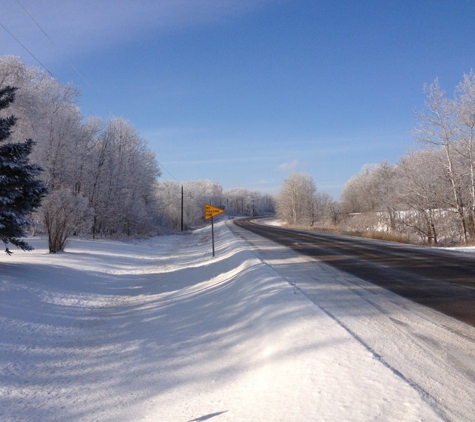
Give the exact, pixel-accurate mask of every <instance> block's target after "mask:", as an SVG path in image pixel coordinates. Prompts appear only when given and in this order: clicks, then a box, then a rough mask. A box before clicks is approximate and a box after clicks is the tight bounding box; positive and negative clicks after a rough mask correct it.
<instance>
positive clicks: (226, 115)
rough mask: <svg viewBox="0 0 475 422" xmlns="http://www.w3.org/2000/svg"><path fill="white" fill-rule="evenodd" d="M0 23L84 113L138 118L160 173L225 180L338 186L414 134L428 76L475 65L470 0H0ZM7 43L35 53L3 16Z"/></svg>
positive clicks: (263, 185)
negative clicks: (71, 90)
mask: <svg viewBox="0 0 475 422" xmlns="http://www.w3.org/2000/svg"><path fill="white" fill-rule="evenodd" d="M22 6H23V7H22ZM24 9H26V10H27V12H28V13H26V12H25V10H24ZM30 15H31V16H32V17H33V18H34V19H35V20H36V22H37V23H38V24H39V25H40V27H41V28H42V30H43V31H44V32H46V34H47V35H48V37H46V36H45V35H44V34H43V32H42V31H41V30H40V29H39V28H38V26H37V25H36V24H35V22H34V21H33V20H32V19H31V17H30ZM0 23H1V24H2V25H3V26H4V27H5V28H7V29H8V30H9V31H10V32H11V33H12V34H13V35H14V36H15V37H16V38H17V39H18V40H19V41H20V42H21V43H22V44H23V45H24V46H25V47H27V48H28V50H29V51H30V52H31V53H33V54H34V55H35V57H36V58H37V59H38V60H39V61H40V62H41V63H42V65H44V66H46V68H47V69H48V70H49V71H50V72H51V73H52V74H53V75H54V76H55V77H56V78H58V79H59V80H60V81H61V82H63V83H67V82H71V83H72V84H73V85H75V86H77V87H79V88H80V90H81V93H82V94H81V98H80V106H81V109H82V111H83V113H84V114H85V116H86V117H88V116H92V115H96V116H101V117H103V118H104V119H108V118H109V117H111V116H117V117H122V118H124V119H126V120H128V121H130V122H131V123H132V124H133V125H134V126H135V127H136V128H137V129H138V131H139V132H140V134H141V135H142V136H143V137H144V138H145V139H146V140H147V141H148V145H149V147H150V149H152V150H154V151H155V153H156V156H157V159H158V161H159V162H160V163H161V164H162V166H163V167H164V171H163V177H164V178H165V179H168V180H173V179H177V180H180V181H185V180H197V179H211V180H214V181H217V182H219V183H221V184H222V185H223V187H224V188H225V189H231V188H237V187H245V188H248V189H257V190H260V191H263V192H269V193H275V192H277V191H278V189H279V188H280V186H281V185H282V182H283V180H284V179H285V178H286V177H287V175H288V174H289V172H290V171H297V172H305V173H308V174H310V175H312V176H313V178H314V180H315V182H316V184H317V187H318V189H319V191H324V192H328V193H329V194H331V195H332V196H333V197H334V198H336V199H338V197H339V195H340V193H341V190H342V188H343V186H344V184H345V182H346V181H347V180H348V179H349V178H350V177H351V176H352V175H354V174H356V173H358V172H359V170H360V169H361V167H362V166H363V165H364V164H368V163H378V162H382V161H385V160H387V161H389V162H392V163H394V162H396V161H397V160H398V158H399V157H400V156H401V155H402V154H404V153H405V152H406V151H407V150H408V149H409V148H410V147H411V146H412V145H413V144H414V141H413V137H412V135H411V133H410V131H411V130H412V129H413V128H414V127H415V126H416V124H417V122H416V120H415V117H414V111H415V110H416V109H421V108H422V107H423V105H424V100H425V98H424V94H423V85H424V84H430V83H431V82H433V80H434V79H435V78H439V81H440V83H441V85H442V86H443V87H444V88H445V89H446V90H447V92H448V94H449V95H452V93H453V92H454V90H455V86H456V85H457V84H458V83H459V82H460V81H461V80H462V77H463V74H464V73H468V72H470V70H471V69H473V68H474V67H475V36H474V34H475V31H474V29H475V2H474V1H472V0H452V1H448V0H445V1H441V0H431V1H417V0H411V1H410V0H407V1H406V0H399V1H396V0H394V1H390V0H373V1H365V0H359V1H357V0H353V1H349V0H341V1H339V0H322V1H319V0H313V1H310V0H253V1H251V0H168V1H167V0H163V1H160V2H159V1H153V0H149V1H145V0H121V1H119V0H114V1H112V0H102V1H101V0H81V1H77V0H1V2H0ZM0 54H1V55H5V54H12V55H16V56H20V57H21V58H22V60H23V61H24V62H25V63H27V64H30V65H35V66H39V64H38V62H37V61H35V60H34V59H33V58H32V57H31V56H30V55H29V54H28V53H27V52H26V51H25V50H24V49H23V48H22V47H21V46H20V45H19V44H18V42H17V41H15V40H14V39H13V38H12V37H11V35H10V34H8V32H6V31H5V29H4V28H3V27H0ZM70 63H72V64H73V65H74V67H75V68H76V69H77V70H78V71H79V72H80V74H81V75H82V77H81V76H79V75H78V74H77V73H76V72H75V71H74V70H73V68H72V67H71V66H70Z"/></svg>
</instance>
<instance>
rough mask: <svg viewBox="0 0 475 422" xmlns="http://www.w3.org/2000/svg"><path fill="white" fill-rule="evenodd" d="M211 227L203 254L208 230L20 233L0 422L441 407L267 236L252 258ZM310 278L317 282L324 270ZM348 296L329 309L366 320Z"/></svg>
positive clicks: (363, 417) (0, 305)
mask: <svg viewBox="0 0 475 422" xmlns="http://www.w3.org/2000/svg"><path fill="white" fill-rule="evenodd" d="M228 224H229V223H228ZM215 235H216V257H214V258H213V257H212V255H211V243H210V242H211V233H210V228H209V227H206V228H204V229H201V230H198V231H196V232H194V233H193V234H187V235H173V236H163V237H158V238H154V239H150V240H144V241H138V242H133V243H121V242H112V241H88V240H75V241H73V242H72V243H71V245H70V247H69V248H68V249H67V252H65V253H60V254H55V255H51V254H48V253H47V244H46V241H45V240H43V239H38V238H34V239H29V240H28V241H29V243H31V244H32V246H34V247H35V250H34V251H32V252H29V253H22V252H19V251H18V252H15V253H14V255H12V256H11V257H8V256H3V257H1V262H0V266H1V273H0V290H1V295H0V321H1V325H0V347H1V353H0V374H1V381H0V419H1V420H2V421H13V420H15V421H16V420H25V421H26V420H28V421H33V420H38V421H39V420H41V421H61V420H67V421H79V420H100V421H105V420H128V421H204V420H213V421H216V422H218V421H239V420H240V421H305V420H308V421H325V420H327V421H348V420H351V421H368V420H384V421H388V420H394V421H402V420H404V421H419V420H424V421H437V420H444V415H443V414H441V410H440V408H439V407H438V405H437V403H434V400H433V398H431V397H427V395H426V394H425V393H424V391H421V389H420V388H419V387H418V385H416V384H415V383H414V382H412V381H411V380H409V379H407V378H406V377H405V376H404V375H402V374H400V373H398V372H397V371H395V370H394V368H393V367H392V366H391V363H390V362H389V363H388V361H387V360H386V358H385V357H384V356H383V357H382V356H381V354H380V353H379V352H378V353H377V352H376V351H375V350H372V349H371V348H370V347H367V346H365V345H364V342H362V341H361V339H358V338H357V337H355V335H354V334H352V331H351V329H349V328H348V327H346V328H345V325H344V324H343V323H342V322H341V320H340V319H338V318H337V317H336V316H332V314H331V312H330V311H329V310H328V309H325V308H324V307H323V306H321V304H320V305H319V304H318V302H315V301H312V300H310V298H309V297H308V296H307V295H305V294H303V293H302V291H301V290H299V288H298V286H297V285H295V283H293V280H292V279H290V278H289V277H291V276H290V274H289V272H288V268H290V267H288V268H287V272H285V271H284V272H282V273H281V272H280V271H279V263H280V264H282V262H284V261H285V259H286V258H285V254H284V253H283V252H282V248H281V247H277V246H275V247H274V249H272V248H273V247H271V246H269V249H268V251H267V252H266V253H267V255H266V256H265V257H263V256H261V255H260V254H259V253H258V252H257V251H255V250H254V247H253V246H251V245H250V244H248V243H246V242H245V241H244V240H242V239H241V238H240V237H239V236H235V235H234V234H233V232H231V231H230V230H229V228H228V226H227V225H226V223H225V222H224V221H223V222H220V223H216V224H215ZM272 250H273V252H271V251H272ZM271 253H272V254H274V255H272V256H271V255H269V254H271ZM272 257H273V258H274V259H275V263H274V264H275V265H272V263H271V262H270V261H271V260H272V259H271V258H272ZM296 265H299V264H298V259H297V261H296V263H295V265H294V268H296V267H295V266H296ZM302 274H305V271H303V272H302ZM313 278H314V280H316V282H317V283H321V286H327V287H328V286H329V283H330V281H329V280H331V276H330V275H329V273H328V272H325V270H324V269H323V270H322V272H321V274H313ZM343 278H344V277H343ZM334 288H335V289H336V287H334ZM340 288H341V287H340ZM326 290H327V292H326V294H327V295H329V293H330V290H331V289H330V287H328V289H326ZM378 292H379V291H378ZM316 294H318V292H316ZM322 294H323V293H322ZM378 294H381V295H382V296H384V293H378ZM330 296H331V295H330ZM330 296H328V300H329V302H328V306H335V303H333V304H332V301H333V302H334V301H335V297H336V296H334V295H333V296H331V297H330ZM382 296H381V297H382ZM384 297H385V298H386V299H385V300H387V301H388V303H389V302H391V300H392V296H391V295H389V296H387V297H386V296H384ZM345 298H346V299H347V300H348V296H345ZM347 304H348V303H346V304H345V306H347ZM358 306H359V308H358V313H355V312H354V311H352V310H351V309H346V310H345V309H342V311H341V312H342V315H343V314H344V315H343V317H345V318H346V319H348V320H349V319H351V318H353V319H354V320H355V321H356V320H359V321H360V322H361V321H364V320H365V318H367V319H368V321H369V316H371V315H373V316H374V318H376V319H377V318H378V316H377V315H375V314H373V307H371V306H370V305H364V304H363V303H359V304H358ZM362 306H367V308H365V309H366V310H367V311H368V312H367V313H365V309H363V308H361V307H362ZM401 309H402V308H401ZM392 312H394V313H395V312H403V311H401V310H400V309H399V308H398V310H397V311H396V310H395V309H393V310H392ZM352 315H353V316H352ZM362 315H364V318H363V317H362ZM392 317H394V318H396V317H397V318H399V319H400V320H401V321H402V320H403V319H404V315H396V314H393V315H392ZM467 329H471V328H470V327H469V328H467ZM396 338H397V337H396V334H394V336H393V337H392V338H391V337H389V338H385V339H384V341H385V342H391V341H394V340H395V339H396ZM392 347H394V344H393V345H392ZM401 350H402V349H401ZM391 353H393V352H391ZM418 359H420V360H421V361H423V360H424V359H431V355H428V357H425V356H422V355H421V356H418ZM448 387H450V388H455V389H457V388H458V387H459V386H453V385H449V386H448ZM463 405H464V404H462V405H461V406H463Z"/></svg>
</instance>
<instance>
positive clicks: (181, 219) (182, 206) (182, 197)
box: [181, 185, 183, 231]
mask: <svg viewBox="0 0 475 422" xmlns="http://www.w3.org/2000/svg"><path fill="white" fill-rule="evenodd" d="M181 231H183V185H182V186H181Z"/></svg>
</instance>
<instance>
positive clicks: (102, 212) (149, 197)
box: [0, 56, 273, 253]
mask: <svg viewBox="0 0 475 422" xmlns="http://www.w3.org/2000/svg"><path fill="white" fill-rule="evenodd" d="M7 87H8V89H10V88H11V89H13V91H14V95H11V96H10V97H8V98H9V100H8V101H7V102H5V104H4V106H2V107H0V118H2V122H3V121H5V122H7V121H9V120H8V119H13V120H14V122H13V120H12V121H11V125H10V126H9V127H6V123H5V124H4V125H5V130H4V131H3V132H4V133H3V134H2V135H3V138H5V139H7V138H8V142H9V144H8V145H10V144H11V145H17V148H19V146H20V145H23V144H24V142H25V140H27V139H28V140H30V141H29V143H28V151H27V153H25V157H24V160H26V161H28V163H29V162H31V163H35V164H34V165H33V167H31V168H30V169H29V171H30V176H31V177H32V178H34V179H35V180H37V181H38V183H39V184H40V185H41V186H43V187H44V191H41V195H40V196H39V197H38V198H37V199H35V200H33V199H32V198H30V202H31V204H30V205H29V206H26V204H25V215H26V214H28V218H26V216H25V217H24V221H23V224H21V227H22V229H21V230H20V231H19V232H17V233H16V237H12V236H8V235H7V230H6V229H5V228H3V231H2V222H1V221H0V237H1V238H2V240H3V241H4V243H5V244H6V245H7V244H8V243H12V244H15V245H16V246H18V247H21V248H22V249H25V250H27V249H28V247H27V246H26V244H24V243H21V242H22V241H21V240H20V237H21V236H23V235H25V231H24V230H25V229H26V228H27V227H30V228H33V234H34V232H35V230H44V231H45V232H46V233H47V235H48V241H49V249H50V252H52V253H55V252H58V251H62V250H64V248H65V246H66V244H67V241H68V239H69V238H70V237H71V236H72V235H79V234H81V235H89V236H92V237H93V238H97V237H104V236H107V237H124V236H146V235H153V234H157V233H160V232H161V231H163V230H164V228H167V227H169V228H172V229H179V228H180V225H181V200H182V198H181V191H182V190H183V217H184V218H183V220H184V225H185V228H186V229H187V228H192V227H196V226H198V225H199V224H201V223H203V208H204V204H205V203H210V204H212V205H215V206H223V207H226V208H227V210H228V211H229V212H231V213H237V214H241V215H261V214H262V213H265V212H271V213H272V212H273V198H272V197H271V196H270V195H263V194H261V193H259V192H253V191H248V190H245V189H235V190H231V191H229V192H224V191H223V188H222V187H221V185H220V184H219V183H216V182H212V181H209V180H198V181H190V182H183V183H180V182H170V181H166V180H163V181H159V180H158V178H159V177H160V176H161V170H160V167H159V165H158V162H157V160H156V157H155V154H154V153H153V152H152V151H151V150H150V149H149V148H148V146H147V142H146V141H145V140H144V139H143V138H141V136H140V135H139V133H138V132H137V130H136V129H135V128H134V127H133V126H132V125H131V124H130V123H129V122H128V121H126V120H124V119H121V118H111V119H110V120H108V121H107V122H104V121H102V120H101V119H99V118H97V117H90V118H87V119H86V118H85V116H84V115H83V114H82V113H81V110H80V108H79V107H78V99H79V92H78V90H77V89H76V88H74V87H73V86H72V85H64V84H61V83H60V82H59V81H58V80H56V79H54V78H53V77H51V76H50V75H49V74H47V73H46V72H45V71H43V70H41V69H38V68H34V67H29V66H27V65H25V64H24V63H23V62H22V61H21V60H20V59H18V58H17V57H12V56H4V57H0V89H3V88H5V89H6V88H7ZM2 98H3V97H2ZM7 116H11V117H7ZM12 116H15V117H12ZM5 119H6V120H5ZM13 123H14V126H15V127H14V130H8V129H9V128H10V127H12V126H13ZM3 138H2V139H0V142H1V141H2V140H4V139H3ZM32 140H34V142H33V141H32ZM26 156H28V158H27V159H26ZM0 158H1V157H0ZM26 161H25V165H26ZM8 165H10V164H8ZM8 165H7V166H6V167H5V166H4V169H3V170H1V169H0V172H1V173H2V174H0V179H1V177H3V173H5V169H6V168H7V167H8ZM28 165H29V164H28ZM33 169H34V171H33ZM34 172H36V173H34ZM33 173H34V174H33ZM0 182H1V180H0ZM1 189H2V186H1V184H0V190H1ZM7 189H8V186H7V185H6V184H5V189H4V191H5V190H7ZM0 195H1V192H0ZM1 199H2V198H0V200H1ZM5 201H7V199H5V200H4V201H3V202H5ZM7 202H8V201H7ZM0 205H1V204H0ZM6 205H8V204H6ZM40 205H41V206H40ZM1 212H3V215H4V216H7V215H9V213H11V210H9V209H8V207H6V208H5V209H3V208H1V206H0V213H1ZM4 218H6V217H4ZM0 220H1V215H0ZM5 221H6V220H5ZM12 241H13V242H12ZM7 249H8V248H7Z"/></svg>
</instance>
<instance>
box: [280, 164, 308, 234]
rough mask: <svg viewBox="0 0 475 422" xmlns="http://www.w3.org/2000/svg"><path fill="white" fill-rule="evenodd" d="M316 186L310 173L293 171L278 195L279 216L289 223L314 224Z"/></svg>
mask: <svg viewBox="0 0 475 422" xmlns="http://www.w3.org/2000/svg"><path fill="white" fill-rule="evenodd" d="M315 193H316V186H315V182H314V181H313V178H312V177H311V176H310V175H308V174H298V173H291V174H290V175H289V176H288V177H287V179H285V181H284V184H283V186H282V188H281V190H280V192H279V194H278V195H277V198H276V208H277V216H278V217H279V218H281V219H282V220H284V221H286V222H288V223H289V224H304V225H312V223H313V222H314V213H315V209H314V200H315Z"/></svg>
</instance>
